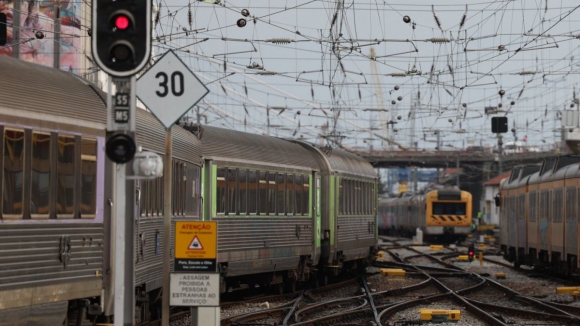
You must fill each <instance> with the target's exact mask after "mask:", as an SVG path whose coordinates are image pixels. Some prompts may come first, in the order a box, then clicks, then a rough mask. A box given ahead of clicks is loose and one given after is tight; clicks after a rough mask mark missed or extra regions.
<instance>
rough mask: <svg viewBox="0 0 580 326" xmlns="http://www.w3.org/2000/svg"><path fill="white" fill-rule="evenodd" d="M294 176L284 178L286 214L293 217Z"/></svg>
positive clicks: (289, 175)
mask: <svg viewBox="0 0 580 326" xmlns="http://www.w3.org/2000/svg"><path fill="white" fill-rule="evenodd" d="M295 195H296V193H295V192H294V175H293V174H288V175H287V176H286V213H287V214H292V215H294V197H295Z"/></svg>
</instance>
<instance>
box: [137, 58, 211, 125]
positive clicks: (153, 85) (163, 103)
mask: <svg viewBox="0 0 580 326" xmlns="http://www.w3.org/2000/svg"><path fill="white" fill-rule="evenodd" d="M207 93H209V90H208V89H207V87H205V85H204V84H203V83H202V82H201V81H200V80H199V79H198V78H197V76H196V75H195V74H194V73H193V72H192V71H191V70H190V69H189V67H187V66H186V65H185V63H183V61H181V59H179V57H178V56H177V55H176V54H175V53H173V51H168V52H166V53H165V54H164V55H163V57H161V59H159V61H157V62H156V63H155V64H154V65H153V66H152V67H151V68H149V70H147V72H145V73H144V74H143V75H142V76H141V77H140V78H139V79H138V80H137V97H138V98H139V100H141V102H143V104H145V106H147V108H148V109H149V110H150V111H151V113H153V115H154V116H155V117H156V118H157V119H158V120H159V121H160V122H161V124H163V125H164V126H165V128H167V129H169V128H171V126H173V124H174V123H175V122H176V121H177V120H179V119H180V118H181V117H182V116H183V115H184V114H186V113H187V112H188V111H189V110H190V109H191V108H192V107H193V106H194V105H196V104H197V102H199V101H200V100H201V99H202V98H203V97H204V96H205V95H206V94H207Z"/></svg>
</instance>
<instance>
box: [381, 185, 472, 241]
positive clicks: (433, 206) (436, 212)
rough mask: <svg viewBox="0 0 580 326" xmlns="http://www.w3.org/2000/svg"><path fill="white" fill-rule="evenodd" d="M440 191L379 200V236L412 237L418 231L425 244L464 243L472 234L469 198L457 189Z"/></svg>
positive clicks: (406, 194) (468, 194)
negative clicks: (431, 242) (428, 242)
mask: <svg viewBox="0 0 580 326" xmlns="http://www.w3.org/2000/svg"><path fill="white" fill-rule="evenodd" d="M439 188H440V189H430V190H427V191H425V193H422V194H414V193H409V192H404V193H401V194H400V195H399V196H397V197H392V198H382V199H380V200H379V218H378V232H379V234H382V235H399V236H405V237H411V236H414V235H416V233H417V230H421V232H422V233H423V240H425V241H433V242H438V241H439V242H445V243H447V242H449V243H451V242H458V241H459V242H461V241H464V240H465V239H466V238H467V235H468V234H469V233H470V231H471V223H472V209H473V200H472V195H471V193H469V192H468V191H465V190H460V189H459V188H457V187H439Z"/></svg>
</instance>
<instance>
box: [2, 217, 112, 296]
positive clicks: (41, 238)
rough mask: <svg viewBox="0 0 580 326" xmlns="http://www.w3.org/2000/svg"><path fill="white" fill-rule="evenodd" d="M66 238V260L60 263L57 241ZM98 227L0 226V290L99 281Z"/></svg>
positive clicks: (100, 247)
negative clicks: (68, 249) (68, 242)
mask: <svg viewBox="0 0 580 326" xmlns="http://www.w3.org/2000/svg"><path fill="white" fill-rule="evenodd" d="M64 236H68V237H69V239H70V260H69V261H68V263H67V265H66V267H65V266H64V263H63V262H62V261H61V259H60V258H61V254H60V253H61V251H62V250H61V248H62V247H61V238H62V237H64ZM102 275H103V225H102V224H98V223H95V224H88V223H86V224H84V223H83V224H80V223H77V224H74V223H72V222H71V223H70V224H63V223H46V222H44V223H37V224H1V225H0V290H5V289H14V288H22V287H32V286H39V285H44V284H49V283H54V282H56V283H59V282H61V283H66V282H72V281H81V280H96V279H98V280H102Z"/></svg>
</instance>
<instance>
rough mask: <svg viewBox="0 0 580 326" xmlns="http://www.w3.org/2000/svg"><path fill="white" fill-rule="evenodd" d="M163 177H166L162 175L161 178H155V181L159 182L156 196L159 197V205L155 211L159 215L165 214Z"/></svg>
mask: <svg viewBox="0 0 580 326" xmlns="http://www.w3.org/2000/svg"><path fill="white" fill-rule="evenodd" d="M163 178H165V177H161V178H157V179H155V182H156V183H157V187H156V189H155V190H156V192H155V198H156V199H157V201H156V202H157V206H156V207H155V212H156V215H157V216H163V204H164V200H165V197H164V196H163V184H164V181H163Z"/></svg>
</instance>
